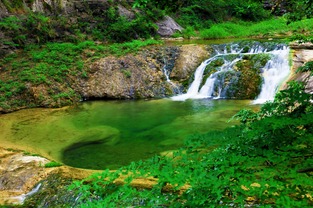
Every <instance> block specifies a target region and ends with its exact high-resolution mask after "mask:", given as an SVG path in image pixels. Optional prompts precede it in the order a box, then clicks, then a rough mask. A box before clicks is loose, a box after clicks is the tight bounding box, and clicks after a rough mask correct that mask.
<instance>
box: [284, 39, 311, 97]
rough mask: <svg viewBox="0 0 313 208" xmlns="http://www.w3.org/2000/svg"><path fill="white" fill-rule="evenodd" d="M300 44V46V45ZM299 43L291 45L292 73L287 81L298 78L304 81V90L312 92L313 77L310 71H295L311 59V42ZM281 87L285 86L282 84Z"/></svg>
mask: <svg viewBox="0 0 313 208" xmlns="http://www.w3.org/2000/svg"><path fill="white" fill-rule="evenodd" d="M300 45H301V46H300ZM300 45H291V47H292V48H293V49H294V52H293V56H292V62H293V65H292V69H291V71H292V75H291V76H290V77H289V79H288V81H291V80H298V81H305V82H306V87H305V88H306V91H307V92H309V93H313V77H312V76H310V72H306V73H297V74H296V73H295V71H296V70H297V69H298V68H299V67H300V66H302V65H304V64H305V63H306V62H309V61H313V50H312V49H313V44H312V43H306V44H300ZM282 88H286V85H284V86H283V87H282Z"/></svg>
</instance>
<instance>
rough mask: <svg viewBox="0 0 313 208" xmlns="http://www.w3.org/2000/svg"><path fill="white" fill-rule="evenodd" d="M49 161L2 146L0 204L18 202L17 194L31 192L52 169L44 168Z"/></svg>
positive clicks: (0, 158)
mask: <svg viewBox="0 0 313 208" xmlns="http://www.w3.org/2000/svg"><path fill="white" fill-rule="evenodd" d="M47 162H48V160H47V159H45V158H42V157H38V156H27V155H24V154H23V153H22V152H14V151H9V150H5V149H3V148H0V204H3V203H18V202H19V198H18V197H17V196H19V195H21V194H25V193H27V192H29V191H30V190H31V189H32V188H33V187H34V186H35V184H36V183H38V181H40V180H42V179H43V178H45V177H46V176H47V175H48V174H49V173H50V172H51V171H52V169H47V168H44V165H45V164H46V163H47Z"/></svg>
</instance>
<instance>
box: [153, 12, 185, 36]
mask: <svg viewBox="0 0 313 208" xmlns="http://www.w3.org/2000/svg"><path fill="white" fill-rule="evenodd" d="M156 24H157V25H158V27H159V28H158V31H157V33H158V34H159V35H160V36H162V37H170V36H172V35H173V34H174V33H175V32H181V31H182V30H183V28H182V27H181V26H180V25H179V24H177V22H175V21H174V20H173V19H172V18H171V17H170V16H165V17H164V18H163V20H161V21H158V22H157V23H156Z"/></svg>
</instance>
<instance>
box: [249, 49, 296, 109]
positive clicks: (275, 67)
mask: <svg viewBox="0 0 313 208" xmlns="http://www.w3.org/2000/svg"><path fill="white" fill-rule="evenodd" d="M272 54H273V55H274V57H273V58H272V59H271V60H269V61H268V62H267V63H266V65H265V67H264V68H263V79H264V82H263V84H262V89H261V93H260V95H259V96H258V97H257V99H256V100H255V101H253V103H254V104H262V103H265V102H266V101H273V100H274V97H275V94H276V92H277V90H278V88H279V86H280V84H281V83H282V82H283V81H284V80H285V79H286V78H287V76H288V75H289V71H290V70H289V68H290V67H289V61H288V56H289V48H287V47H285V48H283V49H282V50H275V51H273V52H272Z"/></svg>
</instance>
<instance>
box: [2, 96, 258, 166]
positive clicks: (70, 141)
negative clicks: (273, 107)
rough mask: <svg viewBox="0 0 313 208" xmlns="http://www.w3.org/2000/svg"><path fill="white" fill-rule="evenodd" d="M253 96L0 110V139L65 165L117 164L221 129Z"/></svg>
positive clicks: (123, 163) (173, 148)
mask: <svg viewBox="0 0 313 208" xmlns="http://www.w3.org/2000/svg"><path fill="white" fill-rule="evenodd" d="M250 102H251V101H240V100H236V101H235V100H208V99H203V100H188V101H185V102H173V101H172V100H170V99H161V100H150V101H93V102H85V103H81V104H80V105H79V106H76V107H71V108H63V109H27V110H21V111H17V112H14V113H10V114H5V115H0V128H1V135H0V142H1V144H2V146H4V147H15V148H20V149H23V150H27V151H30V152H33V153H39V154H42V155H43V156H46V157H48V158H50V159H53V160H56V161H59V162H63V163H65V164H67V165H70V166H74V167H81V168H90V169H105V168H110V169H115V168H118V167H120V166H123V165H127V164H129V163H131V162H132V161H138V160H141V159H146V158H149V157H151V156H153V155H155V154H165V153H166V152H168V151H171V150H175V149H177V148H179V147H181V146H182V145H183V143H184V140H185V139H187V138H188V137H190V136H192V135H194V134H202V133H206V132H209V131H212V130H222V129H224V128H226V127H227V126H230V125H233V124H234V123H227V121H228V120H229V118H230V117H231V116H233V115H234V114H235V113H236V112H238V111H239V110H240V109H242V108H244V107H252V106H250V105H249V103H250Z"/></svg>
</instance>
